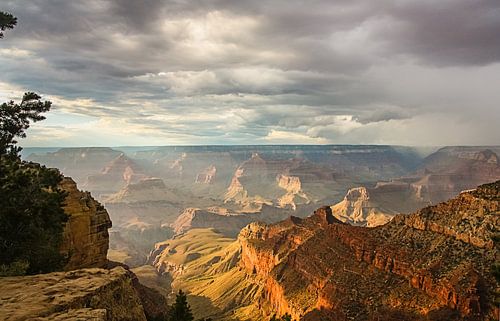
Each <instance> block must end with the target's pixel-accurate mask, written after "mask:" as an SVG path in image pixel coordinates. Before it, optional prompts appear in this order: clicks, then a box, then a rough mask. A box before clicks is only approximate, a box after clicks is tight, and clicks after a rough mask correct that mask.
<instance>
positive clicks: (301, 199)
mask: <svg viewBox="0 0 500 321" xmlns="http://www.w3.org/2000/svg"><path fill="white" fill-rule="evenodd" d="M276 180H277V181H278V186H279V187H281V188H282V189H284V190H285V191H286V194H285V195H283V196H281V197H279V198H278V204H279V206H280V207H286V206H290V207H291V208H293V209H294V210H295V209H297V203H308V202H309V198H308V197H307V195H306V194H305V193H304V192H303V191H302V183H301V182H300V177H298V176H290V175H284V174H280V175H278V177H277V178H276Z"/></svg>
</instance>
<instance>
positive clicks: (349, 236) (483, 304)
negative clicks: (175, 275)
mask: <svg viewBox="0 0 500 321" xmlns="http://www.w3.org/2000/svg"><path fill="white" fill-rule="evenodd" d="M499 226H500V182H497V183H494V184H490V185H485V186H481V187H479V188H478V189H477V190H475V191H472V192H464V193H462V194H460V195H459V196H458V197H457V198H455V199H453V200H450V201H448V202H446V203H442V204H439V205H436V206H431V207H427V208H424V209H422V210H420V211H418V212H416V213H414V214H412V215H410V216H396V217H395V218H394V219H393V220H392V221H391V222H390V223H388V224H386V225H384V226H381V227H379V228H375V229H366V228H360V227H355V226H350V225H345V224H342V223H340V222H339V221H337V220H336V219H335V218H334V217H333V215H332V213H331V209H330V208H322V209H320V210H318V211H316V213H315V215H313V216H312V217H310V218H307V219H304V220H300V219H291V220H288V221H284V222H282V223H278V224H275V225H269V226H268V225H262V224H255V223H253V224H250V225H249V226H248V227H246V228H245V229H244V230H242V232H241V234H240V237H239V239H240V243H241V245H242V253H241V265H242V266H243V267H244V268H245V270H246V271H247V274H249V275H255V277H256V280H260V281H259V282H263V283H264V284H265V287H264V293H263V295H262V302H261V304H262V305H263V306H266V305H267V306H268V307H270V311H273V310H274V311H278V312H279V313H290V314H292V316H294V317H296V318H299V317H300V318H304V320H306V319H308V318H311V320H314V319H316V318H319V317H320V316H321V317H322V318H324V319H325V320H344V319H350V318H354V319H356V320H362V319H363V320H364V319H366V320H372V319H374V320H376V317H383V316H384V315H385V317H386V318H387V319H390V318H395V316H396V315H399V319H398V320H414V319H415V318H416V319H418V318H419V316H422V317H421V319H423V318H424V317H423V315H433V314H436V313H438V312H439V313H445V314H446V315H449V317H450V319H451V318H452V316H453V315H455V314H457V315H461V317H460V319H461V320H462V319H470V320H486V319H488V317H493V316H494V315H496V314H497V313H498V307H496V306H495V305H493V304H492V302H493V301H492V300H493V292H494V291H495V290H496V287H497V286H498V284H496V281H495V279H494V277H493V275H492V273H491V266H492V265H493V264H494V263H495V262H498V259H499V253H498V250H497V249H496V247H495V246H494V243H493V240H492V236H493V235H494V234H496V233H498V227H499Z"/></svg>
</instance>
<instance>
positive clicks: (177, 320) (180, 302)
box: [168, 290, 194, 321]
mask: <svg viewBox="0 0 500 321" xmlns="http://www.w3.org/2000/svg"><path fill="white" fill-rule="evenodd" d="M193 320H194V317H193V313H192V312H191V307H190V306H189V304H188V302H187V296H186V294H185V293H184V292H182V290H179V293H177V296H176V298H175V303H174V304H173V305H172V307H171V309H170V313H169V316H168V321H193Z"/></svg>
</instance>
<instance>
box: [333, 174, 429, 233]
mask: <svg viewBox="0 0 500 321" xmlns="http://www.w3.org/2000/svg"><path fill="white" fill-rule="evenodd" d="M426 205H430V202H429V201H427V200H426V198H425V197H423V196H422V191H421V189H419V188H417V187H415V186H412V185H411V184H408V183H404V182H379V183H378V184H377V185H376V186H375V187H373V188H366V187H363V186H361V187H356V188H351V189H349V190H348V191H347V193H346V196H345V197H344V199H343V200H342V201H341V202H339V203H337V204H335V205H332V206H331V209H332V213H333V215H334V216H335V217H336V218H338V219H339V220H341V221H342V222H345V223H349V224H351V225H357V226H368V227H375V226H379V225H383V224H385V223H387V222H389V221H390V220H391V219H392V218H393V217H394V216H395V215H396V214H399V213H402V214H409V213H411V212H413V211H415V210H417V209H419V208H422V207H424V206H426Z"/></svg>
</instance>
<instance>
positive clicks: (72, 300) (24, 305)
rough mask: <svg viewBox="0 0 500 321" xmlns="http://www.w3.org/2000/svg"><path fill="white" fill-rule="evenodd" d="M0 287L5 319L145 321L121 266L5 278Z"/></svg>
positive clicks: (0, 298)
mask: <svg viewBox="0 0 500 321" xmlns="http://www.w3.org/2000/svg"><path fill="white" fill-rule="evenodd" d="M0 288H1V289H2V291H1V294H0V315H1V316H2V320H6V321H24V320H39V321H42V320H96V321H99V320H102V321H114V320H116V321H118V320H120V321H126V320H130V321H146V315H145V312H144V308H143V306H142V303H141V299H140V298H139V294H138V291H137V290H136V289H135V288H134V284H133V278H132V277H131V276H130V272H128V271H127V270H125V269H124V268H122V267H116V268H114V269H111V270H104V269H96V268H93V269H82V270H76V271H71V272H55V273H48V274H39V275H34V276H22V277H4V278H0Z"/></svg>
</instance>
